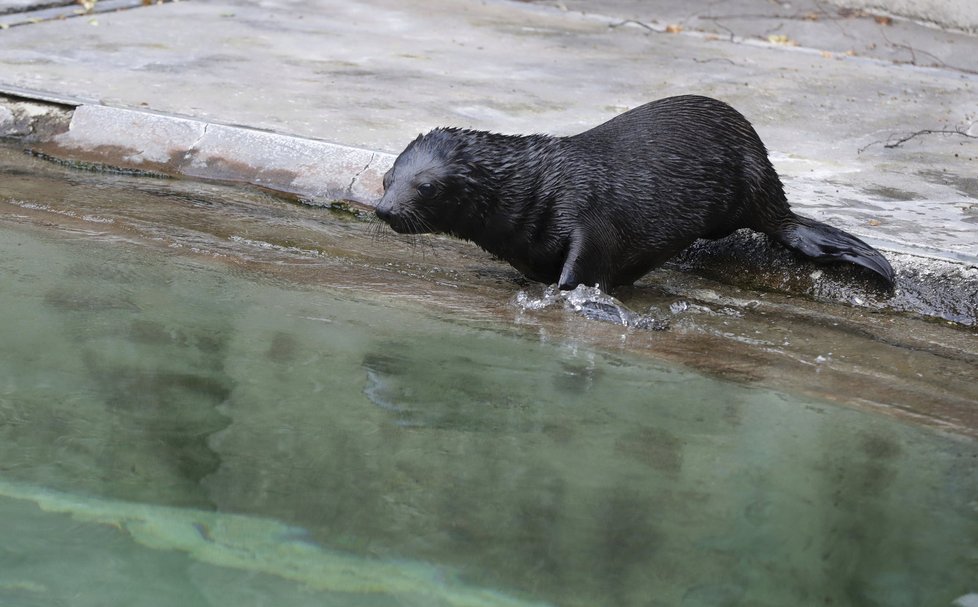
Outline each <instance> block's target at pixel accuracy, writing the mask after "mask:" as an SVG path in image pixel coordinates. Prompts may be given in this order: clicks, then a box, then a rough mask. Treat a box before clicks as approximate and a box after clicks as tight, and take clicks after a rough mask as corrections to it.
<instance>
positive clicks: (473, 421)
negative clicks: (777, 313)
mask: <svg viewBox="0 0 978 607" xmlns="http://www.w3.org/2000/svg"><path fill="white" fill-rule="evenodd" d="M2 236H3V237H2V238H0V270H2V272H3V274H4V275H5V276H9V277H11V278H10V280H9V281H8V283H7V284H6V285H5V288H4V289H3V290H2V291H0V309H3V310H4V316H3V321H2V322H0V341H2V343H4V344H5V347H4V348H3V349H2V350H0V462H2V464H0V466H2V479H4V482H5V483H7V485H5V487H7V488H8V489H9V491H8V493H10V494H16V495H15V496H14V497H16V498H17V499H16V500H14V501H13V502H11V501H9V500H7V501H4V502H3V503H4V505H3V508H4V510H5V512H7V514H9V516H6V517H4V521H5V522H4V523H3V526H2V527H0V529H2V533H3V534H4V537H8V538H9V537H17V538H19V539H18V541H17V542H16V543H9V542H5V543H4V544H3V546H2V547H0V555H2V556H0V562H3V563H7V564H10V563H50V562H51V559H53V558H55V555H52V553H51V548H50V545H51V544H50V543H44V542H28V541H26V539H25V538H29V537H31V535H36V536H37V538H46V539H49V540H50V542H54V543H56V545H61V546H64V550H63V551H62V552H63V554H64V555H66V560H65V561H62V562H61V564H60V566H62V567H69V568H70V563H71V559H72V558H78V559H81V558H84V557H83V555H84V554H86V552H85V551H84V550H81V549H79V550H77V551H73V549H72V546H74V547H78V546H82V547H84V546H92V547H95V546H102V545H103V544H100V542H107V543H108V544H110V545H116V543H117V542H123V543H124V544H125V543H126V542H130V543H131V540H132V539H136V540H137V543H138V541H139V540H140V538H142V539H143V540H146V538H147V535H145V534H146V533H150V532H153V533H155V530H159V529H163V528H165V529H168V530H169V531H166V532H165V533H163V535H164V536H165V537H167V538H169V539H166V540H146V541H145V544H141V545H151V546H155V547H156V548H157V549H159V550H161V551H162V552H163V554H166V555H168V556H166V557H165V558H166V559H172V560H170V561H168V564H166V565H165V568H168V570H172V571H175V572H180V571H191V572H192V574H187V575H191V576H192V577H193V579H195V580H197V581H196V582H195V584H197V586H196V587H197V588H200V587H202V586H207V585H208V584H218V585H220V584H222V583H224V582H222V580H224V581H226V580H237V579H241V578H239V577H237V576H238V574H236V573H233V571H239V570H241V568H242V567H245V565H244V564H242V562H241V560H240V559H242V558H245V557H243V556H242V553H241V552H240V551H241V550H244V551H245V552H247V553H254V554H259V553H260V554H261V556H260V559H261V560H262V562H263V563H266V565H263V568H262V569H261V571H262V573H261V576H259V577H258V578H254V579H252V578H249V579H250V580H251V581H250V582H249V583H250V584H253V585H254V587H260V588H262V589H263V590H262V592H265V593H267V594H268V595H269V596H279V595H281V596H285V595H286V594H288V593H291V592H292V591H293V587H292V584H299V585H300V586H303V587H306V586H308V584H306V583H305V582H302V581H297V580H295V579H293V578H291V577H289V574H288V573H286V572H283V571H281V570H280V569H277V567H280V566H282V565H283V564H288V563H291V562H292V561H291V560H290V559H299V560H300V561H302V562H303V564H296V563H293V565H291V566H286V567H285V569H287V570H288V571H297V570H302V568H303V567H306V566H310V565H308V563H306V561H304V560H303V559H305V558H307V557H308V559H311V560H313V561H314V560H315V559H319V558H325V557H323V556H322V554H328V555H331V554H334V553H335V554H341V555H343V558H347V557H348V558H356V559H360V560H354V561H350V562H352V563H355V564H354V565H350V567H351V568H352V569H354V572H355V575H360V576H363V575H367V576H369V575H370V574H369V572H370V571H382V570H384V569H383V568H384V567H396V566H397V564H398V563H404V564H405V565H404V566H405V567H407V569H409V570H413V569H411V567H410V566H409V564H410V563H418V562H421V563H430V564H431V565H432V566H434V567H435V569H434V570H427V569H425V571H427V572H428V573H425V574H424V576H422V577H423V579H424V580H426V581H425V582H424V583H425V584H427V583H429V582H430V583H432V584H433V587H435V588H438V591H437V592H436V596H438V597H441V598H439V599H438V600H440V601H442V602H441V603H438V602H436V603H434V604H446V605H447V604H453V603H450V602H447V601H448V599H446V598H444V597H445V596H447V595H448V593H449V591H452V590H453V589H457V588H463V589H466V590H465V592H468V591H469V590H471V589H473V588H474V589H478V588H491V589H498V591H499V593H500V594H499V596H505V597H517V598H515V599H513V600H517V599H519V600H526V601H529V602H534V601H539V602H544V603H552V604H558V605H570V606H575V605H581V606H584V605H596V604H600V605H611V606H615V605H621V606H631V605H643V606H644V605H649V604H652V605H677V604H683V605H704V606H705V605H718V604H730V605H736V604H744V605H785V604H809V603H816V602H825V601H830V600H831V601H832V602H833V604H837V605H862V604H874V603H876V604H886V605H897V606H900V605H908V606H909V605H919V604H947V603H949V602H950V601H951V600H953V599H954V598H955V597H957V596H960V595H963V594H965V593H967V592H969V591H971V590H972V588H971V586H970V585H971V584H973V583H974V577H973V576H974V570H973V561H972V559H973V557H974V552H973V551H974V548H973V547H974V546H975V545H976V544H978V517H976V515H975V514H976V513H975V503H978V479H975V477H974V474H973V470H974V465H975V462H976V461H978V460H976V457H978V447H976V445H975V443H974V442H973V441H970V440H967V439H961V438H954V437H949V436H945V435H942V434H940V433H938V432H935V431H933V430H930V429H926V428H918V427H914V426H912V425H907V424H904V423H901V422H899V421H897V420H894V419H891V418H888V417H885V416H879V415H873V414H869V413H865V412H861V411H857V410H853V409H847V408H841V407H836V406H834V405H831V404H828V403H824V402H817V401H812V400H809V399H800V398H796V397H792V396H789V395H786V394H782V393H778V392H773V391H770V390H763V389H758V388H754V387H751V386H750V385H741V384H735V383H731V382H727V381H721V380H718V379H715V378H710V377H706V376H703V375H699V374H697V373H694V372H692V371H689V370H685V369H680V368H678V367H673V366H669V365H665V364H659V363H655V362H652V361H650V360H648V359H639V358H635V357H632V356H630V355H628V354H620V355H615V354H611V353H608V352H602V351H598V350H594V349H591V348H589V347H587V346H586V345H584V344H581V343H578V342H575V341H568V340H556V341H549V340H547V339H531V338H529V337H528V336H527V335H525V334H522V333H520V332H519V331H515V330H513V329H511V328H507V327H497V326H494V325H488V324H486V325H479V324H477V323H474V322H469V321H464V320H460V319H459V318H458V317H454V318H452V317H445V316H443V315H441V314H439V313H436V312H433V311H431V310H427V309H424V308H422V307H421V306H412V305H409V304H404V303H403V302H402V303H400V304H394V303H392V302H388V301H385V300H383V299H382V298H380V297H378V296H376V295H372V294H369V293H360V292H358V291H356V290H355V289H353V288H346V289H343V290H340V289H337V288H335V287H332V288H331V287H317V286H299V285H295V284H290V283H288V282H284V281H278V280H273V279H269V278H267V277H265V278H263V277H260V276H259V275H256V274H250V273H248V272H244V271H240V270H238V269H236V268H235V266H233V265H220V264H217V263H211V262H208V261H206V260H199V259H195V258H192V257H187V256H180V255H177V254H162V255H161V254H159V253H158V252H156V253H154V254H147V253H146V252H145V251H141V250H140V249H139V248H137V247H133V246H131V245H129V244H126V243H124V242H120V241H118V240H116V239H110V240H109V241H108V242H106V241H104V239H100V238H92V237H90V236H85V237H78V238H76V239H57V238H53V237H52V236H51V235H46V234H43V233H38V232H35V231H33V230H29V229H23V230H8V229H6V228H4V232H3V234H2ZM11 487H14V488H19V489H12V488H11ZM24 487H29V488H34V489H24ZM18 492H19V493H18ZM86 496H87V497H86ZM25 499H28V500H30V501H32V502H33V503H34V504H38V505H41V504H42V503H47V504H49V505H48V506H47V508H48V509H53V510H57V511H59V512H64V513H69V512H70V513H71V514H72V516H75V515H76V514H77V513H78V512H81V511H82V510H84V509H85V508H89V507H91V508H95V509H97V510H99V511H101V510H103V509H108V510H110V511H112V512H120V511H119V510H113V509H116V508H119V509H123V510H125V511H126V512H131V511H133V512H135V511H139V508H140V507H141V506H139V505H138V504H135V505H134V504H133V503H132V502H139V503H142V504H145V506H144V508H146V512H152V513H155V514H154V515H153V516H161V517H163V518H164V519H165V520H166V521H169V522H168V523H167V525H163V523H162V522H158V523H154V524H152V525H148V526H147V525H146V524H145V523H140V522H139V520H140V519H139V517H138V516H135V515H132V514H126V515H125V516H123V515H122V514H119V516H118V517H116V518H112V517H111V516H109V518H98V517H95V518H94V519H92V518H91V517H90V518H89V519H87V520H89V521H90V522H96V523H97V525H96V526H95V527H89V526H83V527H79V528H77V529H76V530H75V532H73V531H72V527H71V525H70V524H67V523H66V522H65V521H64V520H62V519H59V522H50V521H49V522H45V521H46V520H48V519H45V518H44V517H41V518H38V516H39V515H38V512H37V509H36V508H34V509H33V510H31V509H30V508H26V507H25V506H24V503H23V500H25ZM68 504H74V505H72V506H69V505H68ZM164 506H167V507H178V508H164ZM86 511H87V510H86ZM229 514H241V515H246V516H247V517H251V518H248V519H247V520H248V521H255V525H258V527H256V528H255V529H253V530H252V531H246V532H243V534H242V537H243V539H240V540H235V541H231V540H227V539H222V538H223V536H222V535H221V534H222V533H223V531H222V529H224V528H223V527H220V525H223V524H224V523H223V522H222V521H226V520H238V519H234V518H233V517H231V518H229V519H224V518H222V517H224V516H226V515H229ZM78 516H81V515H80V514H79V515H78ZM86 516H87V515H86ZM92 516H94V515H92ZM99 516H108V515H104V513H103V515H99ZM113 516H114V515H113ZM154 520H156V519H154ZM113 521H116V522H113ZM174 521H180V522H179V524H176V523H174V525H173V526H170V525H169V523H170V522H174ZM21 524H23V525H25V526H26V527H25V528H27V529H31V530H32V531H31V532H30V533H29V534H28V535H25V534H24V533H23V532H22V531H20V529H21ZM249 524H251V523H249ZM48 525H50V526H48ZM279 525H281V526H279ZM236 528H237V529H242V528H244V529H251V527H247V525H246V526H245V527H236ZM297 528H298V529H301V530H302V531H301V532H299V531H297V532H296V533H298V534H299V535H298V537H296V536H295V535H291V533H292V532H291V531H288V530H293V529H297ZM14 530H17V533H16V535H15V534H14ZM269 530H271V531H269ZM276 530H281V533H279V531H276ZM73 533H74V535H72V534H73ZM268 533H271V535H272V536H273V537H276V538H281V540H282V543H281V545H277V544H275V541H271V540H269V541H270V542H271V543H268V542H267V541H266V540H265V539H262V538H265V537H267V534H268ZM45 534H47V535H45ZM120 534H121V535H120ZM154 537H155V536H154ZM235 537H238V536H235ZM179 538H183V539H182V540H180V541H184V540H185V541H186V542H189V544H187V545H191V546H195V548H187V547H184V548H180V547H179V546H177V545H176V544H175V543H174V542H177V540H178V539H179ZM237 541H240V542H243V544H238V543H235V542H237ZM307 543H308V544H315V545H318V546H321V548H322V550H321V552H316V551H313V552H305V550H306V545H307ZM42 544H43V546H42ZM126 545H127V546H128V545H129V544H126ZM44 546H47V547H46V548H45V547H44ZM242 546H244V547H242ZM256 546H261V548H258V547H256ZM196 547H199V548H200V549H201V550H204V548H206V549H207V550H214V551H216V552H207V551H204V552H198V551H197V548H196ZM100 549H101V548H100ZM120 550H122V552H113V551H112V550H109V552H108V553H107V554H106V558H109V559H120V558H121V559H123V560H125V559H126V557H124V556H122V557H120V556H119V555H120V554H122V555H124V554H126V552H125V550H128V548H120ZM169 550H177V553H175V554H171V553H170V552H168V551H169ZM279 550H281V551H284V552H283V555H285V556H282V555H279V556H276V551H279ZM309 550H312V549H311V548H310V549H309ZM316 550H319V549H318V548H317V549H316ZM225 552H226V554H225ZM207 554H211V555H213V554H218V555H220V556H213V557H208V556H206V555H207ZM113 555H114V556H113ZM202 555H204V556H202ZM303 555H305V556H303ZM314 555H316V556H314ZM140 558H142V557H140ZM146 558H148V559H149V560H150V562H152V561H153V559H154V558H155V557H146ZM209 558H221V559H225V558H226V559H227V560H225V561H222V562H221V563H219V564H220V565H221V566H222V567H225V568H228V569H230V570H232V572H230V573H229V572H228V571H225V570H224V569H221V570H220V571H218V570H216V569H213V568H211V565H214V564H215V563H214V562H213V561H211V560H208V559H209ZM249 558H250V557H249ZM255 558H259V557H257V556H256V557H255ZM235 559H238V560H237V561H236V560H235ZM139 562H142V561H139ZM202 563H203V564H202ZM361 564H362V566H363V570H362V571H361V569H360V567H361ZM205 565H206V566H205ZM120 567H122V565H120ZM245 568H246V569H247V567H245ZM372 568H373V569H372ZM81 569H82V570H84V571H88V569H87V568H84V567H82V568H81ZM42 570H43V569H36V571H42ZM124 570H125V571H126V572H127V575H132V576H134V578H138V579H133V580H131V581H132V583H133V584H134V585H138V583H139V579H141V577H140V576H150V575H157V576H158V572H157V569H154V568H153V567H150V566H146V567H145V568H142V569H141V568H139V567H135V566H134V567H133V568H128V567H124ZM2 571H4V572H7V571H12V569H9V568H3V569H2ZM432 571H434V573H432ZM429 574H430V575H429ZM0 575H7V574H6V573H4V574H0ZM174 575H175V576H176V577H172V578H167V579H173V580H179V575H177V574H176V573H175V574H174ZM440 575H445V576H446V577H445V580H444V581H439V579H440V578H439V576H440ZM266 576H268V577H266ZM432 576H433V577H432ZM312 577H316V576H315V575H313V576H312ZM381 577H383V576H381ZM123 579H124V578H121V577H112V578H111V583H107V584H100V582H99V580H98V578H97V577H96V576H94V575H93V576H92V577H91V578H89V579H85V578H79V579H77V580H76V582H75V583H76V584H78V586H76V587H69V586H59V585H58V584H57V583H55V582H54V581H50V580H48V581H45V579H44V578H43V577H42V578H35V577H31V576H30V575H27V574H24V573H21V574H20V577H18V578H16V579H8V578H7V577H0V593H3V592H7V593H21V594H19V595H17V596H21V595H24V593H27V594H31V593H37V592H41V593H42V594H41V595H31V596H43V597H47V598H58V597H59V596H61V595H58V594H57V593H58V592H66V593H67V592H68V591H69V590H84V591H85V592H86V593H90V594H93V595H95V596H101V597H103V598H104V597H105V596H107V595H106V594H105V593H111V592H121V590H120V589H119V587H118V586H117V584H121V583H124V582H123ZM157 579H158V578H157ZM317 579H318V578H317ZM412 579H414V578H412ZM456 581H457V584H458V586H455V585H454V584H456ZM173 583H174V584H177V582H176V581H174V582H173ZM45 584H49V586H47V588H48V590H43V588H44V587H45ZM86 584H88V585H86ZM283 584H284V585H283ZM228 585H233V583H228ZM417 588H420V586H418V587H417ZM39 589H40V590H39ZM171 590H172V591H173V592H178V590H174V589H171ZM44 592H48V594H46V595H45V594H43V593H44ZM161 592H162V590H161ZM201 592H202V597H206V601H211V600H214V601H215V602H216V603H219V604H230V603H231V602H233V601H231V600H230V598H228V599H212V597H211V596H210V595H208V594H207V592H203V591H201ZM384 592H387V596H389V597H396V598H398V599H399V600H400V599H403V600H406V601H410V600H412V599H411V596H414V595H411V593H409V592H407V591H405V592H404V593H399V591H397V590H396V589H392V588H388V589H387V590H385V591H384ZM412 592H413V591H412ZM418 592H421V591H420V590H419V591H418ZM433 592H435V591H433ZM460 592H461V590H460ZM99 593H103V594H99ZM438 593H442V594H438ZM0 596H3V595H2V594H0ZM173 596H177V594H174V595H173ZM227 596H228V597H231V596H232V595H227ZM289 596H291V594H290V595H289ZM178 598H180V599H181V600H183V599H184V598H186V597H185V596H184V595H179V597H178ZM187 600H190V601H191V603H192V602H193V601H197V603H198V604H208V603H207V602H205V598H201V597H197V598H193V597H191V598H188V599H187ZM93 604H95V603H93ZM365 604H368V605H372V604H384V603H380V602H378V603H369V602H367V603H365Z"/></svg>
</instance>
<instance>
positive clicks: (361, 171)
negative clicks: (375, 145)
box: [346, 152, 377, 194]
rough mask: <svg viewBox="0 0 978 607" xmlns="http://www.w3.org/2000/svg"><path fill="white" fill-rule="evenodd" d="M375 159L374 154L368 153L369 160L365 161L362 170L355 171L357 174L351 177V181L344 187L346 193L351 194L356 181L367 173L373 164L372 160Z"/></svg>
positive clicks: (375, 155) (375, 154)
mask: <svg viewBox="0 0 978 607" xmlns="http://www.w3.org/2000/svg"><path fill="white" fill-rule="evenodd" d="M376 158H377V153H376V152H371V153H370V160H368V161H367V164H365V165H363V168H362V169H360V170H359V171H357V173H356V174H355V175H354V176H353V179H351V180H350V185H348V186H346V191H347V192H348V193H350V194H353V186H354V184H356V182H357V179H360V175H363V174H364V173H365V172H366V171H367V169H369V168H370V165H371V164H372V163H373V161H374V159H376Z"/></svg>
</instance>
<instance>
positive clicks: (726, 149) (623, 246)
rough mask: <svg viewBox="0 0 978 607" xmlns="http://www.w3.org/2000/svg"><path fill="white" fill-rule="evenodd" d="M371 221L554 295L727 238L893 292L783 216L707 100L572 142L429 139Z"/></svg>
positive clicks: (754, 154) (757, 147) (818, 230)
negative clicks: (469, 248)
mask: <svg viewBox="0 0 978 607" xmlns="http://www.w3.org/2000/svg"><path fill="white" fill-rule="evenodd" d="M429 184H430V185H429ZM377 215H378V217H380V218H381V219H382V220H383V221H385V222H386V223H387V224H389V225H390V226H391V227H392V228H393V229H394V230H395V231H397V232H401V233H424V232H442V233H447V234H451V235H453V236H457V237H459V238H464V239H466V240H471V241H473V242H475V243H476V244H478V245H479V246H480V247H482V248H483V249H485V250H487V251H489V252H490V253H493V254H495V255H497V256H499V257H501V258H502V259H505V260H506V261H508V262H509V263H511V264H512V265H513V266H514V267H515V268H516V269H518V270H519V271H520V272H522V273H523V274H525V275H526V276H527V277H529V278H531V279H533V280H537V281H540V282H544V283H548V284H550V283H554V282H556V283H558V284H559V285H560V287H561V288H562V289H570V288H574V287H575V286H577V285H578V284H587V285H595V284H597V285H599V286H600V287H601V288H602V289H606V290H607V289H611V288H613V287H615V286H618V285H625V284H631V283H632V282H634V281H635V280H636V279H638V278H639V277H641V276H642V275H643V274H645V273H646V272H648V271H649V270H651V269H652V268H654V267H656V266H658V265H660V264H662V263H663V262H664V261H666V260H667V259H669V258H670V257H672V256H673V255H675V254H676V253H677V252H679V251H680V250H682V249H684V248H685V247H687V246H688V245H689V244H691V243H692V242H693V241H694V240H696V239H697V238H720V237H723V236H726V235H727V234H730V233H731V232H733V231H734V230H737V229H739V228H751V229H753V230H757V231H759V232H764V233H766V234H770V235H771V236H773V237H774V238H776V239H777V240H779V241H780V242H782V243H783V244H785V245H786V246H788V247H791V248H792V249H795V250H796V251H799V252H801V253H803V254H805V255H807V256H809V257H812V258H814V259H817V260H820V261H847V262H851V263H855V264H858V265H861V266H864V267H866V268H869V269H870V270H872V271H874V272H876V273H878V274H879V275H880V276H882V277H883V278H885V279H886V281H887V282H888V283H890V284H892V283H893V280H894V276H893V270H892V268H891V267H890V264H889V263H887V261H886V259H885V258H884V257H883V256H882V255H881V254H880V253H879V252H878V251H876V250H875V249H873V248H872V247H870V246H869V245H867V244H866V243H864V242H862V241H861V240H859V239H858V238H856V237H855V236H852V235H850V234H847V233H846V232H843V231H841V230H838V229H836V228H833V227H831V226H829V225H826V224H824V223H820V222H817V221H815V220H813V219H808V218H805V217H800V216H798V215H795V214H794V213H793V212H792V211H791V210H790V209H789V208H788V203H787V201H786V199H785V196H784V190H783V188H782V185H781V181H780V179H778V175H777V173H776V172H775V170H774V168H773V167H772V166H771V163H770V161H769V160H768V158H767V151H766V150H765V149H764V145H763V144H762V143H761V140H760V138H759V137H758V136H757V133H756V132H754V129H753V127H751V125H750V123H749V122H748V121H747V119H746V118H744V117H743V116H742V115H741V114H740V113H738V112H737V111H736V110H734V109H733V108H732V107H730V106H729V105H727V104H725V103H723V102H721V101H717V100H715V99H710V98H707V97H698V96H682V97H670V98H667V99H661V100H659V101H653V102H652V103H648V104H646V105H643V106H641V107H638V108H635V109H633V110H631V111H629V112H625V113H624V114H621V115H620V116H617V117H615V118H612V119H611V120H609V121H608V122H605V123H604V124H602V125H600V126H597V127H595V128H593V129H591V130H589V131H585V132H584V133H581V134H579V135H574V136H572V137H551V136H548V135H529V136H520V135H498V134H494V133H486V132H482V131H471V130H462V129H453V128H439V129H435V130H433V131H431V132H429V133H428V134H427V135H423V136H419V137H418V138H417V139H416V140H414V141H413V142H412V143H411V144H410V145H408V147H407V148H406V149H405V150H404V151H403V152H402V153H401V155H400V156H398V158H397V160H396V161H395V162H394V166H393V168H392V169H391V170H390V171H389V172H388V173H387V175H385V176H384V196H383V198H382V199H381V201H380V202H379V203H378V205H377Z"/></svg>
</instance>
